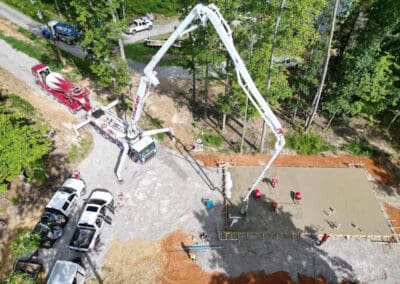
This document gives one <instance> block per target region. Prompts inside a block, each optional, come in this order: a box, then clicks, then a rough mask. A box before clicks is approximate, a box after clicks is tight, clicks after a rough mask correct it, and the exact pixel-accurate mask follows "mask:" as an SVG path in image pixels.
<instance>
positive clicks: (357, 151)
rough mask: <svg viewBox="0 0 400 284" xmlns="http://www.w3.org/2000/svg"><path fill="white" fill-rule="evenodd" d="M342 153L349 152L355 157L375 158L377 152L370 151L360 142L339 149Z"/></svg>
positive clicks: (369, 148) (370, 149)
mask: <svg viewBox="0 0 400 284" xmlns="http://www.w3.org/2000/svg"><path fill="white" fill-rule="evenodd" d="M341 149H342V150H343V151H346V152H349V153H351V154H353V155H357V156H367V157H376V156H379V151H377V150H375V149H372V148H371V147H369V146H368V145H366V144H364V143H360V142H351V143H348V144H346V145H344V146H342V147H341Z"/></svg>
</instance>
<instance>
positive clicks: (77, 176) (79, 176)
mask: <svg viewBox="0 0 400 284" xmlns="http://www.w3.org/2000/svg"><path fill="white" fill-rule="evenodd" d="M72 177H73V178H76V179H81V173H80V172H79V171H78V170H75V171H74V173H73V174H72Z"/></svg>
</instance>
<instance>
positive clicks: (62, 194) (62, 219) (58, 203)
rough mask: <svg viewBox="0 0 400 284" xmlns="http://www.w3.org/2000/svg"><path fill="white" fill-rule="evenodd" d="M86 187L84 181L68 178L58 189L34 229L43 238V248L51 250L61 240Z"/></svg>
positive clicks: (41, 242) (41, 241)
mask: <svg viewBox="0 0 400 284" xmlns="http://www.w3.org/2000/svg"><path fill="white" fill-rule="evenodd" d="M85 187H86V185H85V182H84V181H83V180H81V179H77V178H68V179H66V180H65V181H64V183H63V184H62V186H61V187H60V188H58V190H57V192H56V193H55V194H54V195H53V197H52V198H51V200H50V201H49V203H48V204H47V205H46V208H45V211H44V212H43V214H42V216H41V217H40V220H39V222H38V223H37V224H36V225H35V227H34V228H33V232H34V233H38V234H40V236H41V239H40V244H41V246H42V247H44V248H50V247H52V246H53V245H54V243H55V242H56V241H57V240H58V239H59V238H61V236H62V234H63V228H64V226H65V225H66V224H67V222H68V217H69V216H70V214H71V212H72V210H73V208H74V207H75V206H76V204H77V202H78V199H79V198H80V196H81V195H83V193H84V191H85Z"/></svg>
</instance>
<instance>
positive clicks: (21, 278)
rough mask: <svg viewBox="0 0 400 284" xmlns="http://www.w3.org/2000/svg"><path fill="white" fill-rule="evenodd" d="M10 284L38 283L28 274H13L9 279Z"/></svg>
mask: <svg viewBox="0 0 400 284" xmlns="http://www.w3.org/2000/svg"><path fill="white" fill-rule="evenodd" d="M7 283H9V284H36V283H38V282H37V281H36V280H35V279H32V278H31V277H30V276H29V275H28V274H26V273H24V272H13V273H11V275H10V276H9V277H8V282H7Z"/></svg>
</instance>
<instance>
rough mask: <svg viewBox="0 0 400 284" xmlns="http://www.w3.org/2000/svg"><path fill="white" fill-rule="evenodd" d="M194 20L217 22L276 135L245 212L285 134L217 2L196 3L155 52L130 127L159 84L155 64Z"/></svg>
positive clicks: (239, 72) (239, 75)
mask: <svg viewBox="0 0 400 284" xmlns="http://www.w3.org/2000/svg"><path fill="white" fill-rule="evenodd" d="M195 20H200V22H201V25H203V26H205V25H206V24H207V21H210V22H211V24H212V25H213V26H214V28H215V30H216V32H217V34H218V36H219V38H220V39H221V41H222V43H223V44H224V46H225V48H226V50H227V51H228V53H229V55H230V57H231V58H232V61H233V63H234V65H235V69H236V74H237V78H238V82H239V85H240V86H241V88H242V89H243V91H244V92H245V94H246V95H247V97H248V98H249V100H250V101H251V103H252V104H253V105H254V107H255V108H256V109H257V111H258V112H259V113H260V115H261V116H262V118H263V119H264V120H265V122H266V124H267V125H268V127H269V128H270V129H271V131H272V132H273V134H274V135H275V137H276V142H275V152H274V154H273V155H272V157H271V158H270V160H269V161H268V163H267V164H266V165H265V167H264V169H263V170H262V172H261V173H260V175H259V176H258V178H257V180H256V181H255V182H254V183H253V184H252V185H251V187H250V189H249V192H248V194H247V195H246V196H245V198H244V199H243V202H244V205H245V206H244V208H243V209H242V213H245V212H246V211H247V208H248V199H249V197H250V195H251V193H252V191H253V190H254V189H255V187H256V185H257V184H258V183H259V182H260V181H261V180H262V179H263V177H264V175H265V173H266V171H267V170H268V169H269V168H270V167H271V165H272V163H273V162H274V160H275V159H276V157H277V156H278V155H279V153H280V152H281V151H282V149H283V147H284V145H285V138H284V136H283V131H282V125H281V123H280V122H279V120H278V119H277V117H276V116H275V114H274V113H273V112H272V110H271V108H270V107H269V105H268V104H267V102H266V101H265V100H264V98H263V97H262V95H261V94H260V92H259V91H258V89H257V87H256V86H255V84H254V82H253V80H252V78H251V77H250V74H249V72H248V71H247V69H246V67H245V65H244V63H243V60H242V59H241V57H240V56H239V53H238V52H237V50H236V48H235V46H234V44H233V40H232V31H231V29H230V27H229V26H228V24H227V23H226V21H225V19H224V18H223V17H222V15H221V13H220V12H219V10H218V8H217V7H216V6H215V5H213V4H210V5H208V6H204V5H203V4H198V5H196V6H195V7H194V8H193V9H192V11H191V12H190V14H189V15H188V16H186V18H185V19H184V20H183V21H182V23H181V24H180V25H179V26H178V28H177V29H176V30H175V31H174V32H173V33H172V35H171V36H170V37H169V38H168V40H167V41H166V42H165V44H164V45H163V46H162V47H161V48H160V49H159V50H158V52H157V53H156V54H155V55H154V56H153V58H152V59H151V61H150V62H149V63H148V64H147V66H146V67H145V68H144V76H143V77H142V78H141V79H140V83H139V88H138V94H137V96H136V99H135V100H134V106H133V111H132V117H131V123H130V125H129V129H130V131H131V132H133V133H135V132H136V123H137V122H138V120H139V118H140V115H141V112H142V109H143V104H144V101H145V99H146V98H147V97H148V96H149V94H150V90H149V89H150V86H151V85H152V86H157V85H158V84H159V81H158V79H157V77H156V72H155V71H154V68H155V67H156V65H157V64H158V63H159V62H160V60H161V59H162V57H163V56H164V55H165V54H166V53H167V51H168V49H169V48H170V47H171V46H172V45H173V44H174V42H175V41H176V40H177V39H178V37H180V36H182V35H184V34H187V33H189V32H191V31H193V30H195V29H196V28H197V27H198V26H197V25H192V26H190V27H189V25H190V24H191V23H192V22H193V21H195Z"/></svg>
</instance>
